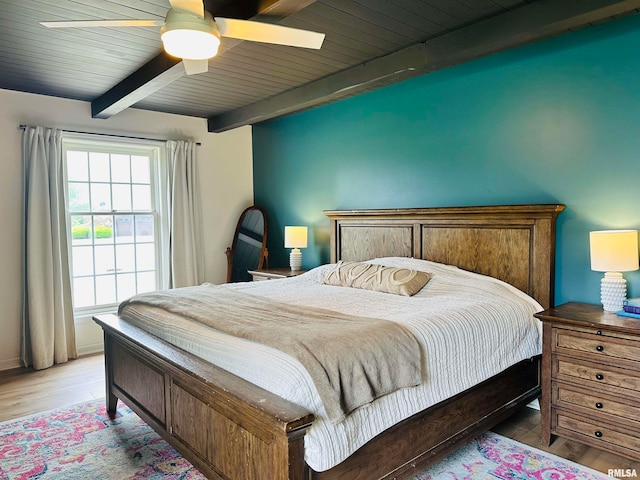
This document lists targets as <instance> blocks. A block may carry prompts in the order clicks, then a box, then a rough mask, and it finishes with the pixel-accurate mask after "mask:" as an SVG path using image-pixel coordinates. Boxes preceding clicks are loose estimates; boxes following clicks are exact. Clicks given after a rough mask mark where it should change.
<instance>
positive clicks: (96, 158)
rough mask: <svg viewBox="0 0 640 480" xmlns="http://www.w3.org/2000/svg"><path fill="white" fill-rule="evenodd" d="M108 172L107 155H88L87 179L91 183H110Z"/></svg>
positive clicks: (94, 153) (93, 153) (92, 153)
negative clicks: (88, 173) (88, 174)
mask: <svg viewBox="0 0 640 480" xmlns="http://www.w3.org/2000/svg"><path fill="white" fill-rule="evenodd" d="M109 170H110V169H109V154H108V153H96V152H91V153H89V172H90V176H89V178H90V179H91V181H92V182H110V181H111V175H110V174H109Z"/></svg>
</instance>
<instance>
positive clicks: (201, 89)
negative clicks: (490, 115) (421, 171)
mask: <svg viewBox="0 0 640 480" xmlns="http://www.w3.org/2000/svg"><path fill="white" fill-rule="evenodd" d="M168 8H169V2H168V0H111V1H108V0H29V1H25V0H0V68H1V69H2V73H0V88H4V89H11V90H18V91H24V92H32V93H38V94H44V95H53V96H58V97H64V98H72V99H79V100H85V101H89V102H92V111H93V115H94V116H100V117H108V116H111V115H115V114H117V112H118V111H120V110H122V109H123V108H126V107H128V106H133V107H135V108H141V109H147V110H154V111H160V112H169V113H177V114H183V115H190V116H196V117H202V118H207V119H209V130H210V131H224V130H227V129H229V128H234V127H237V126H240V125H246V124H252V123H256V122H260V121H263V120H267V119H269V118H274V117H276V116H279V115H284V114H287V113H291V112H295V111H300V110H302V109H306V108H310V107H313V106H317V105H322V104H325V103H328V102H331V101H335V100H337V99H340V98H345V97H347V96H351V95H355V94H358V93H362V92H364V91H368V90H371V89H374V88H379V87H381V86H384V85H388V84H391V83H394V82H397V81H400V80H404V79H406V78H409V77H411V76H415V75H420V74H425V73H428V72H430V71H434V70H437V69H441V68H445V67H447V66H451V65H454V64H457V63H461V62H465V61H468V60H471V59H473V58H477V57H480V56H483V55H489V54H492V53H495V52H498V51H502V50H505V49H508V48H512V47H514V46H518V45H522V44H525V43H530V42H533V41H537V40H541V39H544V38H548V37H549V36H553V35H559V34H562V33H565V32H567V31H570V30H574V29H578V28H582V27H586V26H589V25H592V24H594V23H599V22H603V21H609V20H612V19H615V18H617V17H620V16H625V15H630V14H637V13H638V9H639V8H640V0H536V1H526V0H316V1H313V0H305V1H293V0H271V1H256V0H240V1H238V0H236V1H228V0H227V1H224V0H217V1H216V0H206V1H205V8H206V9H207V10H209V11H211V12H212V13H213V14H214V16H215V15H218V16H228V17H232V18H244V19H253V20H258V21H265V22H270V23H278V24H281V25H285V26H289V27H295V28H301V29H307V30H314V31H318V32H323V33H325V34H326V39H325V42H324V45H323V47H322V49H320V50H306V49H301V48H294V47H286V46H277V45H268V44H262V43H256V42H247V41H245V42H243V41H238V40H233V39H229V38H223V39H222V47H221V49H220V53H219V54H218V56H216V57H215V58H213V59H211V60H210V61H209V72H207V73H203V74H199V75H191V76H186V75H185V74H184V69H183V68H182V66H181V63H180V62H179V61H177V60H175V59H172V58H171V57H169V56H168V55H166V54H164V53H163V52H162V44H161V41H160V36H159V28H158V27H129V28H91V29H88V28H74V29H47V28H45V27H42V26H41V25H40V24H39V23H38V22H39V21H55V20H97V19H136V18H142V19H159V20H162V19H164V16H165V15H166V13H167V10H168ZM145 64H146V65H147V66H146V67H145V68H142V67H143V65H145Z"/></svg>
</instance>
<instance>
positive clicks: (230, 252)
mask: <svg viewBox="0 0 640 480" xmlns="http://www.w3.org/2000/svg"><path fill="white" fill-rule="evenodd" d="M254 210H257V211H259V212H260V213H261V214H262V221H263V231H264V234H263V235H262V251H261V252H260V260H259V261H258V266H257V267H256V268H251V269H250V270H260V269H262V267H263V266H264V265H265V264H267V262H268V257H269V251H268V250H267V214H266V213H265V211H264V210H263V209H262V208H260V207H257V206H255V205H252V206H250V207H247V208H245V209H244V210H243V211H242V213H241V214H240V218H239V219H238V223H237V224H236V231H235V233H234V235H233V243H232V244H231V247H227V250H226V252H225V253H226V255H227V283H230V282H231V277H232V274H233V260H234V257H235V253H236V245H237V244H238V236H239V234H240V227H241V226H242V222H243V221H244V219H245V217H246V216H247V215H248V214H249V212H252V211H254Z"/></svg>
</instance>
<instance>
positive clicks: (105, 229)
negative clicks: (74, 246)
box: [93, 215, 113, 244]
mask: <svg viewBox="0 0 640 480" xmlns="http://www.w3.org/2000/svg"><path fill="white" fill-rule="evenodd" d="M93 239H94V240H93V241H94V243H96V244H104V243H113V217H112V216H111V215H95V216H94V217H93Z"/></svg>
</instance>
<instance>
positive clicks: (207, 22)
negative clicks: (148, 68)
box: [160, 8, 220, 60]
mask: <svg viewBox="0 0 640 480" xmlns="http://www.w3.org/2000/svg"><path fill="white" fill-rule="evenodd" d="M160 33H161V35H160V38H161V39H162V44H163V45H164V49H165V51H166V52H167V53H168V54H169V55H173V56H174V57H178V58H184V59H189V60H205V59H208V58H212V57H215V56H216V54H217V53H218V47H219V46H220V34H219V33H218V28H217V27H216V24H215V22H214V21H213V18H212V17H211V14H210V13H209V12H205V16H204V18H202V17H199V16H197V15H194V14H192V13H189V12H182V11H179V10H176V9H173V8H172V9H170V10H169V12H168V13H167V18H166V21H165V23H164V25H163V26H162V29H161V30H160Z"/></svg>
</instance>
